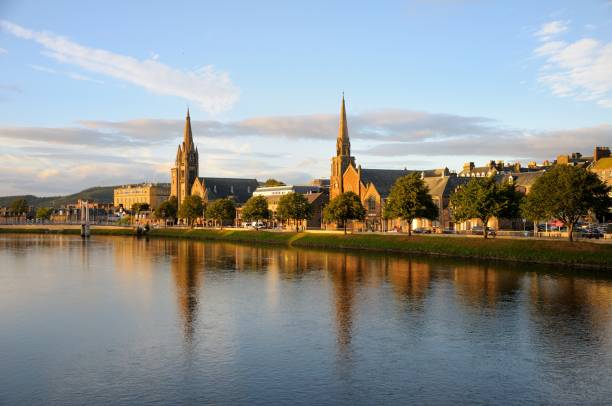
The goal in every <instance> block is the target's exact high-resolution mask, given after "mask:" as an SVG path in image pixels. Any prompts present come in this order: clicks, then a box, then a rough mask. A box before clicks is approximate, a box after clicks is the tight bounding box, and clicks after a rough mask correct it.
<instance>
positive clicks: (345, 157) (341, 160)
mask: <svg viewBox="0 0 612 406" xmlns="http://www.w3.org/2000/svg"><path fill="white" fill-rule="evenodd" d="M349 166H353V167H354V166H355V157H352V156H351V141H350V140H349V134H348V123H347V121H346V108H345V103H344V94H342V107H341V108H340V125H339V128H338V138H337V140H336V156H334V157H333V158H332V160H331V177H330V178H329V184H330V191H329V194H330V198H331V199H333V198H334V197H336V196H338V195H341V194H342V193H344V192H345V190H344V184H343V181H344V179H343V176H344V172H345V171H346V169H347V168H348V167H349Z"/></svg>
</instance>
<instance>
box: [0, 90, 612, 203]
mask: <svg viewBox="0 0 612 406" xmlns="http://www.w3.org/2000/svg"><path fill="white" fill-rule="evenodd" d="M610 100H611V99H602V100H601V101H600V102H601V103H610ZM192 118H193V117H192ZM348 119H349V133H350V136H351V141H352V147H353V148H352V151H353V155H355V156H356V157H357V160H358V162H359V163H360V164H363V165H364V167H372V166H378V167H383V168H384V167H387V168H403V167H409V168H413V169H427V168H433V167H443V166H448V167H449V168H450V169H459V168H460V165H461V164H462V162H463V161H481V162H482V161H486V160H488V159H504V160H521V161H523V162H528V161H531V160H538V161H541V160H543V159H554V158H555V156H556V155H558V154H564V153H569V152H576V151H577V152H583V153H585V154H588V153H589V151H591V150H592V148H593V146H594V145H609V143H610V139H612V125H610V124H602V125H599V126H592V127H585V128H576V129H567V130H555V131H533V130H528V129H516V128H508V127H506V126H504V125H502V124H501V123H499V122H497V121H495V120H492V119H490V118H486V117H465V116H459V115H452V114H440V113H428V112H420V111H410V110H399V109H396V110H385V111H370V112H365V113H362V114H357V115H351V116H349V117H348ZM192 125H193V133H194V138H195V142H196V145H198V147H199V151H200V171H201V172H200V173H201V175H202V176H228V177H255V178H257V179H260V180H262V179H266V178H268V177H275V178H280V179H282V180H285V181H288V182H298V183H299V182H305V181H307V180H308V179H309V178H312V177H319V176H328V173H329V158H330V157H331V156H332V155H333V153H334V151H335V141H336V134H337V126H338V116H337V114H314V115H304V116H276V117H274V116H270V117H253V118H249V119H245V120H241V121H229V122H222V121H198V120H193V121H192ZM183 126H184V121H183V120H153V119H137V120H128V121H119V122H116V121H81V122H79V123H78V125H75V126H72V127H61V128H48V127H8V126H6V127H0V144H2V145H4V146H5V148H4V149H3V150H2V152H0V173H1V174H2V182H0V195H3V194H9V193H13V192H15V191H18V193H34V194H58V193H67V192H75V191H77V190H80V189H84V188H86V187H90V186H97V185H105V184H106V185H112V184H121V183H129V182H138V181H144V180H151V181H168V179H169V168H170V167H171V165H172V162H173V161H174V157H175V154H176V146H177V144H178V142H180V139H181V137H182V131H183ZM415 165H416V167H415Z"/></svg>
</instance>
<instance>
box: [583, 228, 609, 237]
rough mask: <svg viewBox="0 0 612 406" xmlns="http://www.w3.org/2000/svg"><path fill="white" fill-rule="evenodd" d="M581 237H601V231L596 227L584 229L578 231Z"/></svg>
mask: <svg viewBox="0 0 612 406" xmlns="http://www.w3.org/2000/svg"><path fill="white" fill-rule="evenodd" d="M580 236H581V237H582V238H601V237H603V233H602V232H601V231H599V230H598V229H597V228H591V229H585V230H582V231H581V232H580Z"/></svg>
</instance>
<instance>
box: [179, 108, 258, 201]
mask: <svg viewBox="0 0 612 406" xmlns="http://www.w3.org/2000/svg"><path fill="white" fill-rule="evenodd" d="M199 172H200V167H199V153H198V147H197V146H196V145H195V143H194V142H193V134H192V131H191V117H190V116H189V109H187V117H186V118H185V130H184V132H183V142H182V143H181V144H180V145H179V146H178V150H177V152H176V161H175V165H174V167H173V168H172V169H171V170H170V176H171V179H172V185H171V187H170V196H176V198H177V200H178V204H179V207H180V205H181V203H182V202H183V200H185V197H187V196H190V195H197V196H200V197H201V198H202V201H203V202H204V203H208V202H210V201H214V200H217V199H224V198H230V199H232V200H234V201H235V202H236V203H237V204H243V203H245V202H246V201H247V200H248V199H249V198H250V197H251V196H252V195H253V192H254V191H255V189H257V186H258V185H259V184H258V182H257V179H244V178H210V177H200V176H199Z"/></svg>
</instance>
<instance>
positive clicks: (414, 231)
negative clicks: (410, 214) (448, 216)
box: [412, 227, 431, 234]
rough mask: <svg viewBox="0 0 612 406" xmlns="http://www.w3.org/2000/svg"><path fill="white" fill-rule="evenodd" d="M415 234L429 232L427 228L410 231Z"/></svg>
mask: <svg viewBox="0 0 612 406" xmlns="http://www.w3.org/2000/svg"><path fill="white" fill-rule="evenodd" d="M412 232H413V233H415V234H431V230H430V229H429V228H422V227H418V228H415V229H414V230H412Z"/></svg>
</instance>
